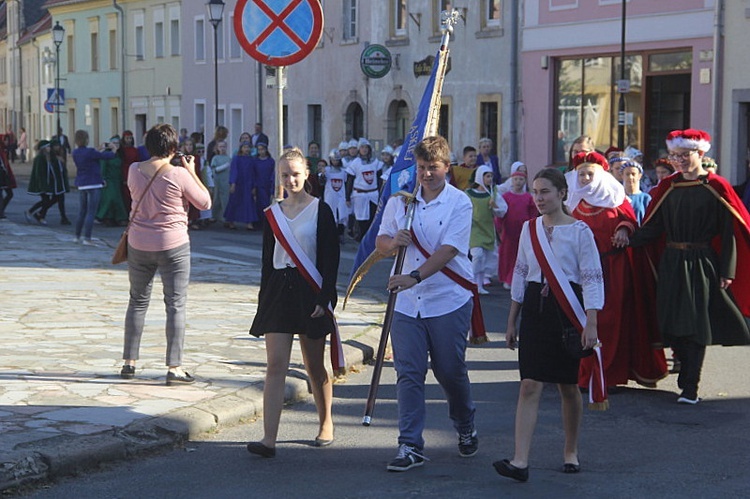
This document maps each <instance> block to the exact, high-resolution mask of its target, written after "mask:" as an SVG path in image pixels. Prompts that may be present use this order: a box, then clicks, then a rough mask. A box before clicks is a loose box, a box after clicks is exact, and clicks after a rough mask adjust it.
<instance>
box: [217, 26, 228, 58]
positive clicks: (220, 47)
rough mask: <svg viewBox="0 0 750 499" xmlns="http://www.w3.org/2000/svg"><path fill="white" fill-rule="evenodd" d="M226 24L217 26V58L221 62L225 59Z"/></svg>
mask: <svg viewBox="0 0 750 499" xmlns="http://www.w3.org/2000/svg"><path fill="white" fill-rule="evenodd" d="M225 24H226V23H225V22H224V20H223V19H222V21H221V22H220V23H219V24H218V25H217V26H216V58H217V59H219V60H222V59H224V25H225Z"/></svg>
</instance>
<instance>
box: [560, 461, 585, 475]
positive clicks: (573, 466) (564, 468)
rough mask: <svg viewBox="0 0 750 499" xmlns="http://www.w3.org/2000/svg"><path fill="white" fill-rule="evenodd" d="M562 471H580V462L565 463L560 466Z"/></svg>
mask: <svg viewBox="0 0 750 499" xmlns="http://www.w3.org/2000/svg"><path fill="white" fill-rule="evenodd" d="M562 472H563V473H580V472H581V465H580V464H573V463H565V464H563V466H562Z"/></svg>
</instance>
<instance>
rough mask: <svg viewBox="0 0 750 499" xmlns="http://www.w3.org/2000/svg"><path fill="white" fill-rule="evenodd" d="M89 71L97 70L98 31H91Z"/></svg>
mask: <svg viewBox="0 0 750 499" xmlns="http://www.w3.org/2000/svg"><path fill="white" fill-rule="evenodd" d="M91 71H92V72H96V71H99V33H91Z"/></svg>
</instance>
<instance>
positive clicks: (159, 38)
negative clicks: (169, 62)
mask: <svg viewBox="0 0 750 499" xmlns="http://www.w3.org/2000/svg"><path fill="white" fill-rule="evenodd" d="M154 57H164V23H163V22H161V21H159V22H155V23H154Z"/></svg>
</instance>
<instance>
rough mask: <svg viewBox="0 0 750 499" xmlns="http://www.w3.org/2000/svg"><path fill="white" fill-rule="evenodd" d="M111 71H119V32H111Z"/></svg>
mask: <svg viewBox="0 0 750 499" xmlns="http://www.w3.org/2000/svg"><path fill="white" fill-rule="evenodd" d="M109 69H117V30H114V29H111V30H109Z"/></svg>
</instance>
